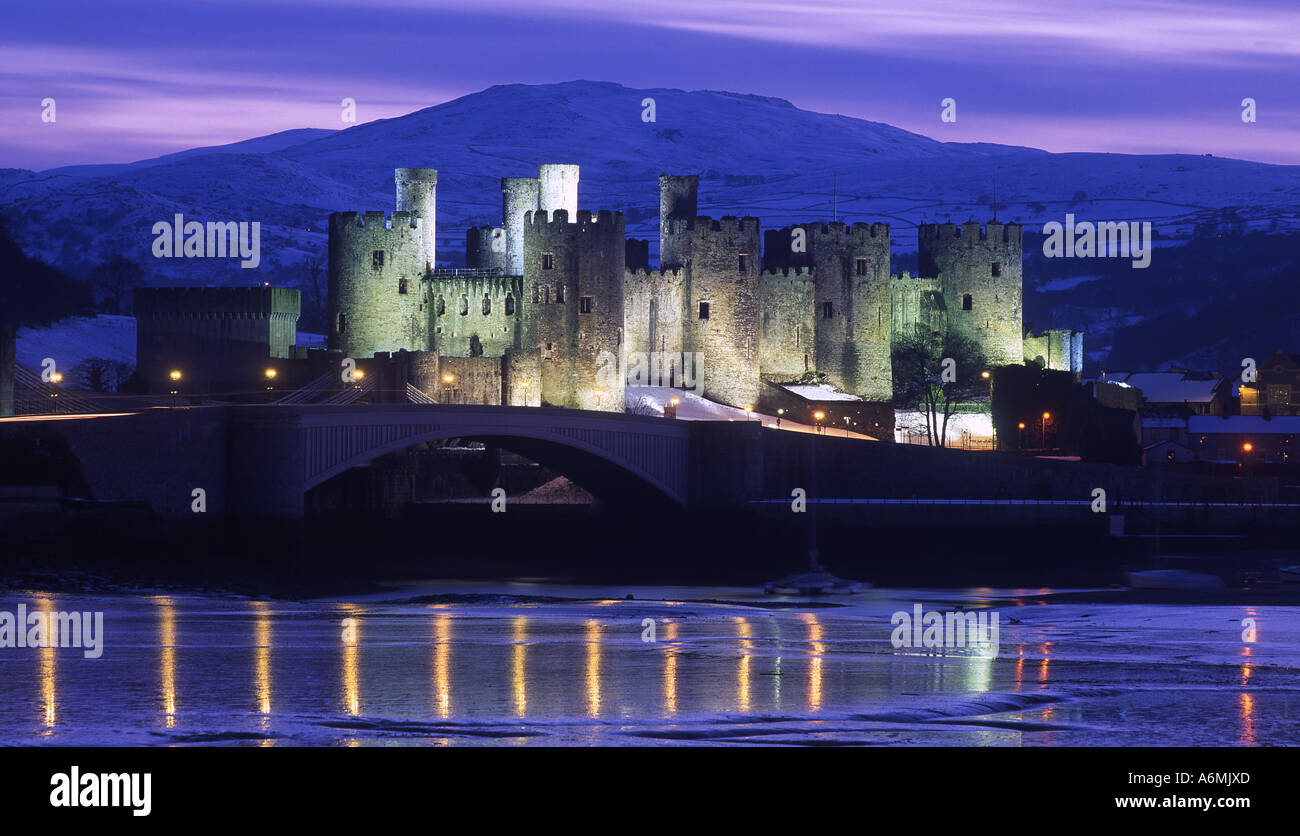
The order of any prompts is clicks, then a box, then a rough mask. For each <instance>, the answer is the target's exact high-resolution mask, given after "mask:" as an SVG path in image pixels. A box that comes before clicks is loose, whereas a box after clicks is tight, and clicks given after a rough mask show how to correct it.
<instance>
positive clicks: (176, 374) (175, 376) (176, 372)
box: [167, 369, 181, 380]
mask: <svg viewBox="0 0 1300 836" xmlns="http://www.w3.org/2000/svg"><path fill="white" fill-rule="evenodd" d="M167 376H168V377H170V378H171V379H172V380H180V379H181V370H180V369H172V370H171V373H170V374H168V375H167Z"/></svg>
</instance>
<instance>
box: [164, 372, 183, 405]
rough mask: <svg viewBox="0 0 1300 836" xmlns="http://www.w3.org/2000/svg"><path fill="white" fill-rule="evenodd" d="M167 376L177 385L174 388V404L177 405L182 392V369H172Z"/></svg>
mask: <svg viewBox="0 0 1300 836" xmlns="http://www.w3.org/2000/svg"><path fill="white" fill-rule="evenodd" d="M167 376H168V377H170V378H171V380H172V385H173V386H175V387H176V388H175V389H173V390H172V406H176V401H177V400H178V399H179V397H180V393H181V377H182V375H181V370H180V369H172V370H171V371H170V372H169V373H168V374H167Z"/></svg>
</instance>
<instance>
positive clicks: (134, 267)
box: [90, 255, 144, 314]
mask: <svg viewBox="0 0 1300 836" xmlns="http://www.w3.org/2000/svg"><path fill="white" fill-rule="evenodd" d="M143 278H144V268H142V267H141V266H140V265H139V264H137V263H136V262H134V261H132V260H131V259H129V258H127V257H126V256H124V255H115V256H113V257H112V258H110V259H109V260H108V261H105V262H103V263H101V264H99V265H97V266H96V267H95V268H94V269H93V270H91V271H90V284H91V287H93V288H94V291H95V300H96V301H97V302H98V303H99V310H100V312H101V313H110V314H121V313H129V308H130V301H131V292H132V291H133V290H134V289H135V288H136V287H138V286H139V285H140V283H141V280H142V279H143Z"/></svg>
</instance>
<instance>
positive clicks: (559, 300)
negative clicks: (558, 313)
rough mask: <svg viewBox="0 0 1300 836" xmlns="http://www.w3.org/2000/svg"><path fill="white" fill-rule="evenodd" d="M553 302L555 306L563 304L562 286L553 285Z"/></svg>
mask: <svg viewBox="0 0 1300 836" xmlns="http://www.w3.org/2000/svg"><path fill="white" fill-rule="evenodd" d="M555 301H556V303H557V304H560V305H563V304H564V285H562V284H556V285H555Z"/></svg>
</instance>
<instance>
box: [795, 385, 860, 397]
mask: <svg viewBox="0 0 1300 836" xmlns="http://www.w3.org/2000/svg"><path fill="white" fill-rule="evenodd" d="M781 388H782V389H784V390H785V391H787V392H789V393H791V394H793V395H798V396H799V397H801V398H803V399H804V400H808V401H860V400H862V399H861V398H859V397H858V396H857V395H850V394H849V393H848V392H841V391H839V390H838V389H836V388H835V387H834V386H832V385H830V384H829V383H809V384H802V383H791V384H782V386H781Z"/></svg>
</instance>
